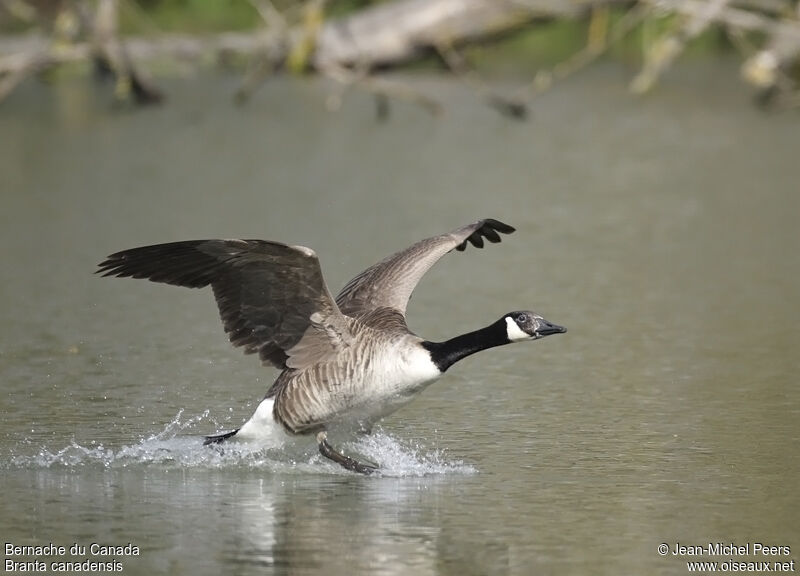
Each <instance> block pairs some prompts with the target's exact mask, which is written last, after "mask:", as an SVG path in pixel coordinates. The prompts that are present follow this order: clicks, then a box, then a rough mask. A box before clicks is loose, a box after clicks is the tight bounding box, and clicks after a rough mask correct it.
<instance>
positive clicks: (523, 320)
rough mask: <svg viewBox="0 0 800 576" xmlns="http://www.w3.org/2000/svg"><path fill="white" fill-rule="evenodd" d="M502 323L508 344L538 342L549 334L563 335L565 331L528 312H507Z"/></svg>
mask: <svg viewBox="0 0 800 576" xmlns="http://www.w3.org/2000/svg"><path fill="white" fill-rule="evenodd" d="M503 321H504V322H505V325H506V338H507V339H508V341H509V342H522V341H523V340H538V339H539V338H544V337H545V336H550V335H551V334H563V333H564V332H566V331H567V329H566V328H564V327H563V326H559V325H558V324H553V323H552V322H548V321H547V320H545V319H544V318H543V317H542V316H540V315H539V314H536V313H535V312H531V311H530V310H518V311H516V312H509V313H508V314H506V315H505V316H503Z"/></svg>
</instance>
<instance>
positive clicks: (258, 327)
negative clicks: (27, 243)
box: [97, 219, 566, 474]
mask: <svg viewBox="0 0 800 576" xmlns="http://www.w3.org/2000/svg"><path fill="white" fill-rule="evenodd" d="M512 232H514V228H512V227H511V226H509V225H508V224H504V223H502V222H499V221H497V220H492V219H485V220H479V221H478V222H475V223H473V224H467V225H466V226H462V227H461V228H456V229H455V230H453V231H452V232H448V233H446V234H441V235H439V236H433V237H432V238H427V239H425V240H421V241H419V242H417V243H416V244H414V245H413V246H411V247H409V248H407V249H406V250H402V251H400V252H397V253H395V254H392V255H391V256H388V257H387V258H384V259H383V260H381V261H380V262H378V263H377V264H375V265H373V266H370V267H369V268H367V269H366V270H364V271H363V272H362V273H361V274H359V275H358V276H356V277H355V278H353V279H352V280H351V281H350V282H348V283H347V285H346V286H345V287H344V288H343V289H342V291H341V292H340V293H339V296H337V297H336V299H335V300H334V299H333V297H332V296H331V293H330V292H329V291H328V288H327V286H326V285H325V281H324V280H323V277H322V270H321V269H320V264H319V260H318V259H317V255H316V254H315V253H314V251H313V250H311V249H310V248H306V247H304V246H289V245H286V244H281V243H278V242H268V241H266V240H191V241H186V242H173V243H169V244H157V245H154V246H144V247H141V248H133V249H131V250H125V251H123V252H117V253H116V254H112V255H111V256H109V257H108V258H107V259H106V260H105V261H103V262H102V263H100V265H99V269H98V270H97V273H101V274H102V275H103V276H129V277H133V278H146V279H148V280H152V281H153V282H164V283H166V284H173V285H176V286H185V287H189V288H202V287H205V286H208V285H209V284H210V285H211V287H212V289H213V290H214V296H215V298H216V301H217V305H218V306H219V312H220V316H221V317H222V322H223V324H224V326H225V331H226V332H227V333H228V335H229V337H230V340H231V342H232V343H233V345H234V346H242V347H244V352H245V353H247V354H250V353H255V352H258V354H259V356H260V357H261V360H262V361H263V363H264V364H265V365H266V364H268V365H272V366H275V367H277V368H281V369H282V372H281V373H280V375H279V376H278V378H277V379H276V380H275V382H274V383H273V384H272V386H271V387H270V389H269V391H268V392H267V395H266V397H265V398H264V400H263V401H262V402H261V404H260V405H259V406H258V408H257V409H256V411H255V413H254V414H253V416H252V417H251V418H250V420H248V421H247V422H246V423H245V424H244V425H243V426H242V427H241V428H239V429H237V430H233V431H231V432H225V433H223V434H217V435H213V436H208V437H206V442H205V443H206V444H209V443H216V442H221V441H223V440H225V439H227V438H230V437H232V436H234V435H236V434H237V433H238V434H240V435H241V436H247V435H254V434H256V432H257V429H258V428H259V427H260V426H263V425H272V426H277V425H280V426H281V427H282V428H283V429H285V430H286V431H287V432H289V433H290V434H311V433H316V434H317V444H318V447H319V451H320V453H322V455H323V456H325V457H326V458H329V459H331V460H333V461H334V462H337V463H339V464H341V465H342V466H344V467H345V468H347V469H349V470H353V471H356V472H360V473H363V474H369V473H370V472H372V471H373V470H374V469H375V468H376V467H375V466H372V465H370V464H365V463H362V462H358V461H357V460H354V459H353V458H350V457H349V456H346V455H344V454H342V453H341V452H339V451H338V450H336V449H334V448H333V447H332V446H331V445H330V444H329V443H328V441H327V430H328V429H329V428H330V427H332V426H335V425H341V424H350V425H355V426H358V427H359V428H360V429H362V430H364V431H369V430H370V429H371V426H372V424H373V423H374V422H376V421H377V420H379V419H380V418H382V417H384V416H386V415H388V414H391V413H392V412H394V411H396V410H397V409H399V408H400V407H402V406H403V405H405V404H407V403H408V402H409V401H411V400H412V399H413V398H414V396H415V395H416V394H417V393H419V392H420V391H422V390H423V389H424V388H425V387H427V386H428V385H429V384H430V383H431V382H433V381H434V380H436V379H437V378H438V377H439V376H441V375H442V374H443V373H444V372H445V371H447V369H448V368H449V367H450V366H452V365H453V364H454V363H456V362H458V361H459V360H461V359H462V358H465V357H466V356H469V355H470V354H474V353H475V352H479V351H481V350H485V349H487V348H492V347H494V346H501V345H504V344H509V343H511V342H519V341H523V340H537V339H539V338H543V337H545V336H549V335H550V334H560V333H563V332H566V328H563V327H561V326H557V325H555V324H551V323H550V322H548V321H547V320H545V319H544V318H542V317H541V316H539V315H538V314H535V313H533V312H529V311H519V312H509V313H508V314H506V315H504V316H503V317H502V318H500V319H499V320H498V321H496V322H494V323H493V324H490V325H489V326H487V327H485V328H481V329H480V330H476V331H474V332H469V333H467V334H462V335H461V336H456V337H455V338H452V339H450V340H446V341H444V342H431V341H428V340H424V339H423V338H420V337H419V336H417V335H416V334H414V333H413V332H411V331H410V330H409V329H408V326H407V325H406V320H405V312H406V305H407V304H408V300H409V298H410V296H411V292H412V291H413V290H414V287H415V286H416V285H417V282H419V280H420V279H421V278H422V276H423V275H424V274H425V272H427V271H428V270H429V269H430V268H431V266H433V265H434V264H435V263H436V262H437V261H438V260H439V259H440V258H441V257H442V256H444V255H445V254H447V253H448V252H450V251H451V250H453V248H455V249H456V250H458V251H462V250H464V249H465V248H466V247H467V242H470V243H471V244H472V245H473V246H475V247H476V248H482V247H483V239H484V238H485V239H486V240H488V241H489V242H493V243H495V242H500V234H498V233H502V234H510V233H512Z"/></svg>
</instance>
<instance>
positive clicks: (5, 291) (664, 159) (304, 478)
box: [0, 66, 800, 575]
mask: <svg viewBox="0 0 800 576" xmlns="http://www.w3.org/2000/svg"><path fill="white" fill-rule="evenodd" d="M626 74H627V72H626V71H624V70H621V69H619V68H614V67H610V66H601V67H598V68H595V69H593V70H591V71H589V72H588V73H586V74H584V75H582V76H579V77H576V78H574V79H572V80H571V81H569V82H567V83H564V84H563V85H561V86H559V87H557V89H556V90H554V91H553V92H551V93H549V94H546V95H544V96H543V97H541V98H540V99H538V100H537V101H536V102H535V103H534V106H533V109H532V118H531V119H530V120H529V121H528V122H525V123H515V122H509V121H507V120H505V119H503V118H500V117H499V116H497V115H496V114H495V113H494V112H492V111H491V110H489V109H488V108H486V107H485V106H482V105H481V104H480V102H479V101H478V100H477V99H476V98H475V97H474V95H472V94H471V93H470V92H469V91H468V90H467V89H465V88H463V87H461V86H459V85H455V84H450V83H447V82H442V81H434V80H418V81H417V82H419V85H420V86H421V87H422V88H424V89H426V90H429V91H431V93H432V94H435V95H436V96H437V97H439V98H441V99H442V100H443V101H444V102H445V103H446V106H447V113H446V115H445V116H443V117H441V118H431V117H430V116H428V115H427V114H426V113H425V112H424V111H422V110H419V109H417V108H414V107H413V106H410V105H403V104H399V105H395V106H393V108H392V113H391V116H390V118H389V120H388V122H386V123H379V122H377V121H376V120H375V117H374V110H373V104H372V102H371V100H370V99H369V97H368V96H366V95H363V94H360V93H357V92H353V93H348V94H347V95H346V96H345V99H344V104H343V107H342V108H341V110H340V111H338V112H335V113H331V112H328V111H326V109H325V101H326V98H327V95H328V94H329V93H330V90H331V89H332V88H331V87H330V86H327V85H325V84H320V83H316V82H313V81H292V80H276V81H272V82H270V83H269V84H267V85H266V86H265V87H264V89H263V90H262V91H261V92H259V93H258V95H257V97H256V98H255V100H254V101H253V102H252V104H251V105H249V106H247V107H245V108H243V109H238V108H235V107H233V106H231V105H230V100H229V98H230V94H231V91H232V89H233V87H234V85H235V84H234V82H233V81H225V80H222V81H221V80H220V79H219V78H198V79H190V80H181V81H175V82H173V83H171V84H169V83H168V84H167V89H168V91H169V92H170V96H171V103H170V104H169V105H168V106H165V107H162V108H159V109H155V110H147V111H137V112H122V113H120V112H119V111H113V110H110V109H109V108H108V106H107V105H106V102H105V96H104V95H103V94H102V93H100V92H93V91H90V90H87V89H86V88H85V87H84V86H83V84H82V83H79V82H75V83H72V82H63V83H58V84H56V85H53V86H41V85H37V84H28V85H26V86H23V87H22V88H21V89H20V90H19V91H17V92H15V93H14V94H13V95H12V96H11V98H10V99H9V100H8V101H7V102H6V103H5V104H4V106H3V108H2V109H0V133H2V137H0V174H1V175H2V190H3V192H2V196H0V202H2V204H1V205H0V240H2V242H0V260H1V261H2V262H3V268H4V273H3V282H2V283H0V303H1V304H0V322H1V323H2V325H3V327H4V329H3V332H2V336H0V382H2V386H3V389H4V394H3V395H2V396H1V397H0V409H1V410H2V414H3V418H2V422H0V442H1V443H2V446H0V462H1V463H0V475H1V476H2V479H3V490H2V494H0V518H2V520H3V538H4V542H11V543H14V544H16V545H27V544H46V543H48V542H53V543H55V544H60V545H65V546H69V545H71V544H72V543H78V544H81V545H87V546H88V545H89V544H91V543H92V542H101V543H105V544H113V545H124V544H126V543H129V542H130V543H132V544H133V545H135V546H138V547H139V549H140V555H139V556H136V557H120V556H117V557H116V558H117V560H119V561H120V562H121V563H122V565H123V567H124V572H125V573H129V574H151V573H171V574H201V573H204V574H213V573H233V574H262V573H265V572H267V573H288V574H323V573H324V574H343V575H344V574H410V573H414V574H530V573H545V574H546V573H559V574H565V573H568V574H585V573H608V574H619V573H628V574H632V573H642V574H644V573H649V574H683V573H685V572H686V567H685V563H683V561H682V559H680V558H678V557H674V556H671V555H670V556H668V557H666V558H663V557H661V556H659V555H658V553H657V546H658V545H659V544H660V543H662V542H665V543H670V545H672V544H674V543H675V542H678V541H679V542H681V543H685V544H690V545H705V544H707V543H708V542H716V541H722V542H726V543H728V542H735V543H742V544H743V543H747V542H764V543H769V544H773V545H783V546H790V547H791V550H792V552H791V555H788V556H782V557H779V558H777V559H783V560H790V559H791V558H797V555H798V551H800V528H799V527H798V522H797V518H798V517H800V497H798V494H797V490H796V484H797V478H798V475H799V473H800V465H799V464H798V463H799V462H800V450H799V449H798V440H800V402H799V401H800V393H798V386H797V384H798V382H797V376H796V375H797V373H798V369H799V368H800V361H799V360H798V358H799V357H800V355H798V344H800V322H798V321H799V320H800V299H799V298H798V294H800V250H798V248H800V236H798V229H797V219H798V215H800V195H798V190H800V163H798V156H797V150H798V149H800V120H799V119H798V117H797V116H796V115H791V114H774V115H769V114H763V113H761V112H759V111H758V110H756V109H755V108H754V107H753V106H752V105H751V103H750V102H748V101H747V98H746V95H745V94H743V93H742V90H741V87H740V85H739V83H738V80H737V79H736V76H735V70H734V69H733V68H732V67H731V68H726V67H711V66H705V67H701V66H696V67H686V68H684V69H682V70H677V71H676V72H675V73H674V74H673V75H672V76H671V77H670V78H668V79H667V81H666V82H665V83H664V85H663V86H662V87H660V88H659V90H658V91H657V92H656V93H655V94H653V95H652V97H649V98H647V99H644V100H632V99H631V98H630V97H629V96H628V95H627V94H626V93H625V91H624V86H625V80H626V78H627V76H626ZM481 217H494V218H498V219H501V220H504V221H507V222H509V223H511V224H513V225H514V226H516V227H517V230H518V231H517V233H516V234H514V235H512V236H510V237H508V238H507V241H504V242H503V244H501V245H499V246H494V245H492V246H490V247H488V249H486V250H482V251H477V250H468V251H467V252H465V253H463V254H461V253H457V254H454V255H450V256H448V257H447V258H445V259H443V260H442V261H441V262H440V263H439V264H438V265H437V266H436V267H435V268H434V269H433V270H432V271H431V272H430V273H429V274H428V275H427V276H426V277H425V279H424V280H423V281H422V282H421V284H420V286H419V288H418V290H417V292H416V293H415V296H414V299H413V300H412V302H411V305H410V306H409V324H410V326H411V328H412V329H413V330H415V331H416V332H418V333H420V334H422V335H424V336H426V337H428V338H431V339H443V338H446V337H448V336H451V335H453V334H456V333H459V332H464V331H468V330H472V329H474V328H475V327H478V326H482V325H485V324H488V323H490V322H492V321H494V320H496V319H497V318H499V317H500V316H501V315H502V314H503V313H505V312H507V311H510V310H515V309H526V308H530V309H534V310H536V311H538V312H540V313H542V314H543V315H545V317H547V318H548V319H549V320H551V321H553V322H556V323H559V324H563V325H565V326H567V327H568V328H569V332H568V333H567V334H566V335H563V336H557V337H552V338H547V339H545V340H543V341H540V342H535V343H529V344H528V343H526V344H524V345H515V346H508V347H505V348H501V349H496V350H492V351H489V352H485V353H483V354H480V355H476V356H474V357H471V358H469V359H467V360H465V361H463V362H462V363H460V364H459V365H457V366H456V367H454V368H453V369H452V370H451V371H450V372H449V373H448V374H447V375H446V377H445V378H443V379H442V380H441V381H440V382H438V383H436V384H435V385H433V386H432V387H431V388H430V389H428V390H427V391H426V392H425V393H424V394H423V395H421V396H420V397H419V398H418V399H417V400H416V401H415V402H414V403H413V404H412V405H410V406H409V407H407V408H406V409H404V410H402V411H400V412H398V413H397V414H395V415H394V416H392V417H390V418H389V419H387V420H385V421H384V422H383V423H382V425H381V426H380V427H379V429H378V431H377V433H376V435H375V436H374V437H373V438H371V439H366V440H352V439H342V440H341V442H342V445H343V446H344V447H345V449H347V450H350V451H353V452H357V453H360V454H362V455H364V456H366V457H368V458H370V459H372V460H375V461H377V462H379V463H380V464H381V465H382V466H383V468H384V474H383V475H381V476H378V477H370V478H362V477H359V476H356V475H353V474H350V473H347V472H346V471H344V470H341V469H338V468H337V467H335V466H334V465H332V464H329V463H327V462H325V461H323V460H322V459H321V458H320V457H319V456H318V455H317V454H316V451H315V447H314V443H313V441H311V440H310V439H309V443H308V446H307V447H302V446H301V447H300V448H299V450H298V451H295V452H291V453H288V452H287V453H284V452H282V451H280V450H279V451H263V450H258V449H254V450H249V451H248V450H243V451H237V450H227V451H225V452H223V453H219V452H216V451H213V450H208V449H204V448H202V447H201V446H200V440H199V439H200V436H201V435H202V434H204V433H207V432H213V431H215V430H217V429H223V428H228V427H235V426H238V425H239V424H240V423H241V422H242V421H243V419H245V418H247V417H248V416H249V415H250V413H251V411H252V410H253V409H254V408H255V406H256V404H257V402H258V400H259V399H260V397H261V396H262V395H263V394H264V392H265V390H266V388H267V387H268V386H269V384H270V383H271V382H272V379H273V378H274V377H275V375H276V372H275V371H273V370H271V369H265V368H262V367H260V366H259V365H258V362H257V361H256V360H255V359H254V358H252V357H249V358H248V357H243V356H242V355H241V353H240V352H239V351H237V350H234V349H232V348H231V347H230V346H229V345H228V344H227V342H226V338H225V335H224V333H223V331H222V328H221V326H220V322H219V319H218V316H217V312H216V310H215V307H214V305H213V299H212V297H211V294H210V293H209V292H208V291H190V290H185V289H178V288H172V287H167V286H163V285H154V284H149V283H146V282H138V281H132V280H121V279H100V278H98V277H95V276H93V275H92V272H93V270H94V269H95V266H96V264H97V263H98V262H99V261H100V260H101V259H102V258H103V257H105V256H106V255H107V254H109V253H111V252H115V251H117V250H121V249H124V248H128V247H133V246H137V245H141V244H148V243H155V242H165V241H172V240H180V239H188V238H204V237H250V238H267V239H273V240H280V241H284V242H289V243H296V244H304V245H308V246H311V247H313V248H314V249H315V250H316V251H317V253H318V254H319V256H320V259H321V261H322V265H323V270H324V272H325V274H326V278H327V280H328V282H329V285H330V286H331V287H332V289H333V290H334V291H335V290H336V289H338V287H340V286H341V285H343V284H344V282H346V281H347V280H348V279H349V278H350V277H351V276H353V275H354V274H356V273H357V272H358V271H360V270H361V269H362V268H364V267H365V266H367V265H369V264H371V263H372V262H374V261H376V260H378V259H380V258H382V257H383V256H385V255H386V254H388V253H390V252H391V251H393V250H397V249H400V248H403V247H405V246H406V245H408V244H410V243H411V242H413V241H416V240H417V239H419V238H422V237H424V236H426V235H432V234H437V233H440V232H443V231H445V230H448V229H450V228H454V227H456V226H459V225H461V224H464V223H466V222H470V221H473V220H475V219H477V218H481ZM26 559H29V560H32V559H34V558H32V557H27V558H26ZM79 559H80V558H79ZM749 559H750V560H757V559H758V560H761V559H763V558H756V557H751V558H749ZM720 560H724V559H723V558H720Z"/></svg>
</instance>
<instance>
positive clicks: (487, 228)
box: [336, 218, 514, 316]
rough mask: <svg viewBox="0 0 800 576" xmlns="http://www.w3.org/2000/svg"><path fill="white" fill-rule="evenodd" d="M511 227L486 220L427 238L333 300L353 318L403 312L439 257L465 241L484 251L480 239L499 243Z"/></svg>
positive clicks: (367, 272)
mask: <svg viewBox="0 0 800 576" xmlns="http://www.w3.org/2000/svg"><path fill="white" fill-rule="evenodd" d="M512 232H514V228H513V227H511V226H509V225H508V224H504V223H503V222H500V221H498V220H493V219H491V218H487V219H485V220H478V221H477V222H474V223H472V224H467V225H466V226H462V227H461V228H456V229H455V230H453V231H451V232H448V233H446V234H441V235H439V236H434V237H432V238H426V239H425V240H421V241H419V242H417V243H416V244H414V245H413V246H411V247H409V248H407V249H405V250H402V251H400V252H397V253H395V254H392V255H391V256H389V257H387V258H384V259H383V260H381V261H380V262H378V263H377V264H375V265H373V266H370V267H369V268H367V269H366V270H364V271H363V272H362V273H361V274H359V275H358V276H356V277H355V278H353V279H352V280H350V282H348V283H347V285H346V286H345V287H344V288H343V289H342V291H341V292H340V293H339V295H338V296H337V297H336V303H337V304H338V305H339V309H340V310H341V311H342V314H346V315H348V316H356V315H358V314H362V313H364V312H368V311H370V310H374V309H375V308H380V307H388V308H394V309H396V310H399V311H400V312H401V313H402V314H405V312H406V306H407V305H408V299H409V298H410V297H411V293H412V292H413V291H414V288H415V287H416V285H417V283H418V282H419V281H420V279H421V278H422V277H423V276H424V275H425V273H426V272H427V271H428V270H430V268H431V266H433V265H434V264H435V263H436V262H437V261H438V260H439V259H440V258H441V257H442V256H444V255H445V254H447V253H448V252H450V251H451V250H452V249H453V248H455V249H456V250H459V251H461V250H464V249H465V248H466V247H467V242H469V243H471V244H472V245H473V246H475V247H476V248H483V239H484V238H486V240H488V241H489V242H493V243H494V242H500V234H511V233H512Z"/></svg>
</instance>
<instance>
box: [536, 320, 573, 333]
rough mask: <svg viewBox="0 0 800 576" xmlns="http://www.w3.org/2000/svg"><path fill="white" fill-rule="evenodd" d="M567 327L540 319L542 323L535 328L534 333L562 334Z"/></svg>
mask: <svg viewBox="0 0 800 576" xmlns="http://www.w3.org/2000/svg"><path fill="white" fill-rule="evenodd" d="M566 331H567V329H566V328H564V327H563V326H559V325H558V324H552V323H550V322H548V321H547V320H543V321H542V325H541V326H539V328H537V329H536V334H538V335H539V336H550V335H551V334H563V333H564V332H566Z"/></svg>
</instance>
